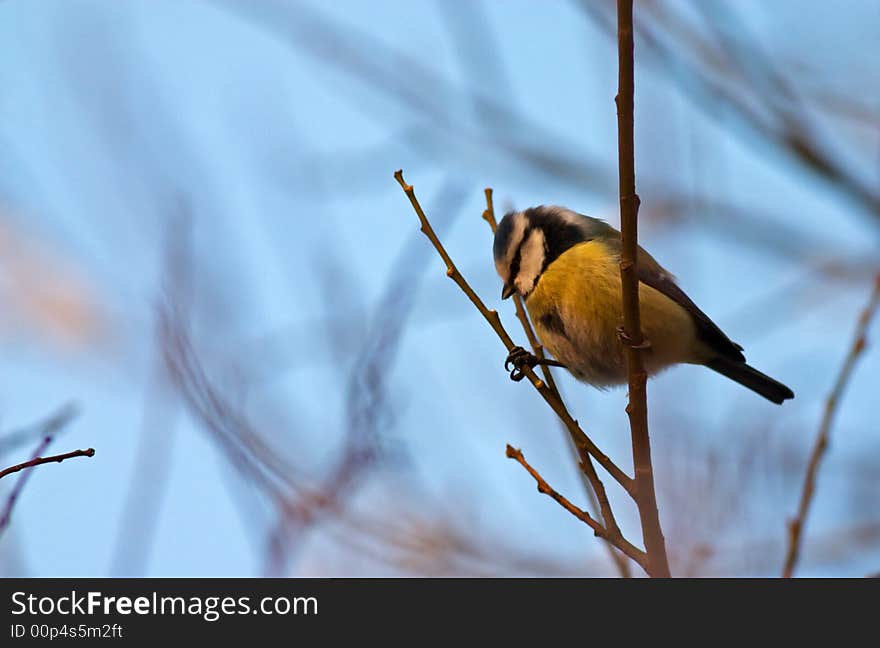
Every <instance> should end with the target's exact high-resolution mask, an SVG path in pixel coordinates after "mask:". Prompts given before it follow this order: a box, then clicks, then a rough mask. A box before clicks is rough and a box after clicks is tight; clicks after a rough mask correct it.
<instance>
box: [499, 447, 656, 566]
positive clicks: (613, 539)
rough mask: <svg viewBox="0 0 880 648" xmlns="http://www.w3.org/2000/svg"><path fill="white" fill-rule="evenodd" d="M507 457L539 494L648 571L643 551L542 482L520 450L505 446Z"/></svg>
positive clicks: (541, 478)
mask: <svg viewBox="0 0 880 648" xmlns="http://www.w3.org/2000/svg"><path fill="white" fill-rule="evenodd" d="M507 456H508V457H509V458H510V459H515V460H516V461H518V462H519V463H520V465H522V467H523V468H525V469H526V470H527V471H528V473H529V474H530V475H531V476H532V478H533V479H534V480H535V481H536V482H537V484H538V492H539V493H543V494H544V495H549V496H550V497H552V498H553V499H554V500H556V501H557V502H558V503H559V505H560V506H562V508H564V509H565V510H566V511H568V512H569V513H571V514H572V515H573V516H575V517H576V518H577V519H579V520H580V521H581V522H583V523H584V524H586V525H587V526H588V527H590V528H591V529H592V530H593V532H594V533H595V534H596V536H598V537H600V538H603V539H604V540H607V541H608V542H610V543H611V544H613V545H614V546H615V547H617V548H618V549H620V550H621V551H622V552H623V553H625V554H626V555H627V556H629V557H630V558H632V559H633V560H634V561H636V562H637V563H638V564H639V565H641V566H642V567H643V568H644V569H645V571H648V556H647V555H646V554H645V552H644V551H642V550H641V549H639V548H638V547H636V546H634V545H633V544H631V543H630V542H628V541H627V540H626V538H624V537H623V536H622V535H620V532H619V531H617V532H615V531H611V530H609V529H607V528H606V527H604V526H602V524H601V523H599V522H598V521H597V520H596V519H595V518H593V516H592V515H590V514H589V513H587V512H586V511H584V510H581V509H579V508H578V507H577V506H575V505H574V504H572V503H571V502H570V501H569V500H568V499H566V497H565V496H563V495H561V494H560V493H558V492H557V491H556V490H554V489H553V488H552V487H551V486H550V485H549V484H548V483H547V482H546V481H545V480H544V478H543V477H541V475H540V474H539V473H538V471H537V470H535V469H534V468H532V467H531V466H530V465H529V463H528V462H527V461H526V459H525V457H524V456H523V453H522V451H521V450H518V449H516V448H514V447H513V446H511V445H508V446H507Z"/></svg>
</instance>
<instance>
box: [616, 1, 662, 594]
mask: <svg viewBox="0 0 880 648" xmlns="http://www.w3.org/2000/svg"><path fill="white" fill-rule="evenodd" d="M632 22H633V0H618V2H617V51H618V65H619V70H618V71H619V76H618V89H617V97H616V99H615V101H616V103H617V136H618V140H617V143H618V149H619V151H618V153H619V160H618V161H619V176H620V233H621V251H620V281H621V286H622V293H623V330H622V331H621V341H622V342H623V343H624V349H625V352H626V366H627V373H628V376H629V405H628V406H627V408H626V412H627V414H628V415H629V423H630V431H631V433H632V448H633V465H634V466H635V479H636V504H637V505H638V508H639V518H640V519H641V523H642V535H643V537H644V541H645V550H646V551H647V553H648V566H647V571H648V574H649V575H651V576H656V577H668V576H669V575H670V574H669V563H668V560H667V558H666V544H665V542H664V540H663V531H662V529H661V528H660V514H659V512H658V511H657V496H656V494H655V493H654V469H653V467H652V465H651V440H650V437H649V436H648V405H647V387H646V384H647V381H648V374H647V373H646V372H645V366H644V363H643V362H642V353H641V351H642V349H643V348H645V347H647V346H648V345H650V341H648V340H645V339H644V338H643V336H642V329H641V321H640V315H639V277H638V266H637V261H638V216H639V196H638V194H637V193H636V176H635V147H634V144H633V121H634V119H633V88H634V80H633V78H634V73H633V25H632Z"/></svg>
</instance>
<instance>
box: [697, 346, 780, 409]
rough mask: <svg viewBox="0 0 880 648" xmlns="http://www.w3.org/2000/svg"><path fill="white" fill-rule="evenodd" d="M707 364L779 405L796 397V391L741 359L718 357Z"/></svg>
mask: <svg viewBox="0 0 880 648" xmlns="http://www.w3.org/2000/svg"><path fill="white" fill-rule="evenodd" d="M706 366H707V367H709V368H710V369H712V370H714V371H717V372H718V373H720V374H721V375H722V376H727V377H728V378H730V379H731V380H735V381H736V382H738V383H739V384H740V385H743V386H744V387H748V388H749V389H751V390H752V391H753V392H756V393H758V394H760V395H761V396H763V397H764V398H766V399H767V400H769V401H772V402H774V403H776V404H777V405H781V404H782V401H784V400H788V399H789V398H794V392H793V391H791V390H790V389H789V388H788V387H786V386H785V385H783V384H782V383H781V382H777V381H775V380H773V379H772V378H771V377H770V376H768V375H766V374H762V373H761V372H760V371H758V370H757V369H755V368H754V367H750V366H749V365H747V364H746V363H745V362H742V361H740V360H731V359H730V358H724V357H718V358H715V359H713V360H710V361H709V362H707V363H706Z"/></svg>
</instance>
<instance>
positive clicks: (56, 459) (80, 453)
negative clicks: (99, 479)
mask: <svg viewBox="0 0 880 648" xmlns="http://www.w3.org/2000/svg"><path fill="white" fill-rule="evenodd" d="M94 456H95V449H94V448H86V449H85V450H74V451H72V452H65V453H64V454H58V455H52V456H50V457H35V458H33V459H31V460H30V461H25V462H24V463H20V464H16V465H15V466H10V467H9V468H5V469H3V470H0V479H3V478H4V477H6V475H11V474H12V473H17V472H18V471H19V470H24V469H25V468H33V467H34V466H40V465H42V464H47V463H61V462H62V461H64V460H65V459H73V458H74V457H94Z"/></svg>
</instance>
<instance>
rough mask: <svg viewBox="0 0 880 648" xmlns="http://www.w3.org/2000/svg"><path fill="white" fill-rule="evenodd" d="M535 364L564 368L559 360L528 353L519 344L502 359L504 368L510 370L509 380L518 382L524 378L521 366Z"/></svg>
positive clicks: (533, 365) (534, 365)
mask: <svg viewBox="0 0 880 648" xmlns="http://www.w3.org/2000/svg"><path fill="white" fill-rule="evenodd" d="M537 365H546V366H548V367H563V368H565V365H564V364H562V363H561V362H557V361H556V360H550V359H549V358H539V357H538V356H536V355H534V354H532V353H529V352H528V351H526V350H525V349H523V348H522V347H521V346H517V347H513V348H512V349H511V350H510V353H508V354H507V359H506V360H505V361H504V370H505V371H509V372H510V379H511V380H513V381H514V382H519V381H520V380H522V379H523V378H525V373H524V372H523V367H536V366H537ZM511 366H513V369H511V368H510V367H511Z"/></svg>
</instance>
